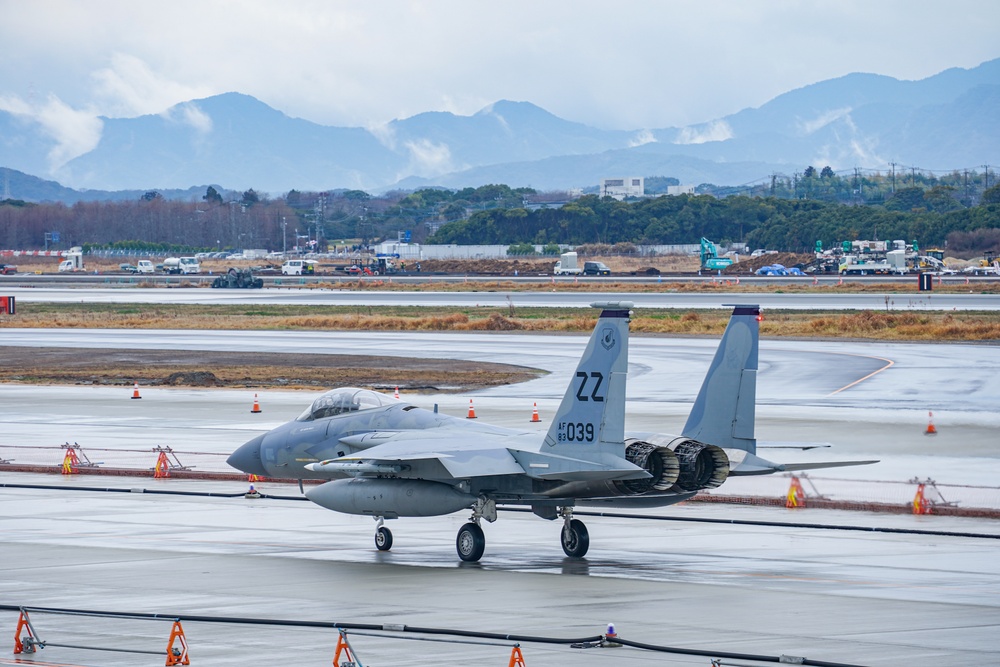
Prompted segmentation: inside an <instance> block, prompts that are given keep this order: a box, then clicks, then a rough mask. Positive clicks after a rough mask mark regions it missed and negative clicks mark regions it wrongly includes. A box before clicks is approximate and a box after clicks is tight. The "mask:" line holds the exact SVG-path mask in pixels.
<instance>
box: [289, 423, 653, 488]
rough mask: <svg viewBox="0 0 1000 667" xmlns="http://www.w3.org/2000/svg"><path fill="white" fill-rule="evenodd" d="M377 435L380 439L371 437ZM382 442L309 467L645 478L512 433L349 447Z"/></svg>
mask: <svg viewBox="0 0 1000 667" xmlns="http://www.w3.org/2000/svg"><path fill="white" fill-rule="evenodd" d="M372 436H376V437H372ZM376 439H377V440H378V441H379V442H380V443H381V444H378V445H372V446H369V447H368V448H366V449H363V450H362V451H360V452H357V453H355V454H351V455H348V456H342V457H340V458H336V459H329V460H327V461H320V462H319V463H311V464H309V465H307V466H306V468H307V469H308V470H311V471H313V472H328V473H346V474H353V475H364V474H395V475H399V476H401V477H419V478H422V479H435V480H452V479H469V478H474V477H487V476H493V475H527V476H528V477H532V478H535V479H542V480H562V481H575V480H588V479H643V478H646V477H649V473H647V472H646V471H645V470H643V469H642V468H640V467H638V466H636V465H634V464H632V463H630V462H628V461H626V460H625V459H623V458H620V457H611V456H603V457H597V458H596V459H595V460H585V459H579V458H574V457H570V456H565V455H560V454H552V453H542V452H539V451H538V446H537V441H538V440H539V434H538V433H532V432H526V433H520V434H514V435H489V434H477V435H476V439H475V440H470V438H469V435H468V434H466V433H441V432H440V430H439V431H438V432H436V433H435V432H431V431H411V432H408V431H394V432H392V433H388V432H381V433H378V434H364V435H359V436H349V437H346V438H343V439H342V442H344V443H345V444H350V445H354V446H357V445H359V444H362V443H364V444H368V443H370V442H371V441H372V440H376Z"/></svg>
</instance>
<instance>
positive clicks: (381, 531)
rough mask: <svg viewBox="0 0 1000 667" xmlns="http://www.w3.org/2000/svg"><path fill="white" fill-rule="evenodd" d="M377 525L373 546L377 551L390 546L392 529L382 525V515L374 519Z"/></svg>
mask: <svg viewBox="0 0 1000 667" xmlns="http://www.w3.org/2000/svg"><path fill="white" fill-rule="evenodd" d="M376 521H378V526H377V527H376V528H375V548H376V549H378V550H379V551H388V550H389V549H391V548H392V531H391V530H389V529H388V528H386V527H385V526H383V525H382V524H383V522H384V521H385V520H384V519H383V518H382V517H378V518H377V519H376Z"/></svg>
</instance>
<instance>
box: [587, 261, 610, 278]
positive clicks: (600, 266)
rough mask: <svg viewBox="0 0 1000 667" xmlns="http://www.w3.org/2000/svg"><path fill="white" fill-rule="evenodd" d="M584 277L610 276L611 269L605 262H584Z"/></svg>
mask: <svg viewBox="0 0 1000 667" xmlns="http://www.w3.org/2000/svg"><path fill="white" fill-rule="evenodd" d="M583 275H585V276H610V275H611V269H609V268H608V265H607V264H605V263H604V262H584V263H583Z"/></svg>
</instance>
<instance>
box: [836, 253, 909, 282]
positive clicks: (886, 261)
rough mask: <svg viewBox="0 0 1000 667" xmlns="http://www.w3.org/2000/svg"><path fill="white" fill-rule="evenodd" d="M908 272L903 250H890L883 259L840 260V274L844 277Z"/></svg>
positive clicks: (847, 256)
mask: <svg viewBox="0 0 1000 667" xmlns="http://www.w3.org/2000/svg"><path fill="white" fill-rule="evenodd" d="M908 270H909V269H908V268H907V266H906V251H904V250H890V251H889V252H887V253H885V256H884V257H879V256H877V255H876V256H870V257H865V256H861V257H858V256H857V255H844V256H843V257H842V258H841V259H840V274H841V275H844V276H872V275H880V274H881V275H888V274H899V275H902V274H904V273H906V272H907V271H908Z"/></svg>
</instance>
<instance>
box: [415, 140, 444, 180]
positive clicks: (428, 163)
mask: <svg viewBox="0 0 1000 667" xmlns="http://www.w3.org/2000/svg"><path fill="white" fill-rule="evenodd" d="M404 145H405V146H406V149H407V150H408V151H410V167H411V169H412V173H414V174H416V175H418V176H438V175H440V174H446V173H448V172H452V171H455V167H454V166H453V165H452V162H451V149H450V148H448V144H438V143H434V142H433V141H431V140H429V139H418V140H416V141H407V142H406V143H405V144H404ZM408 175H409V174H408Z"/></svg>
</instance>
